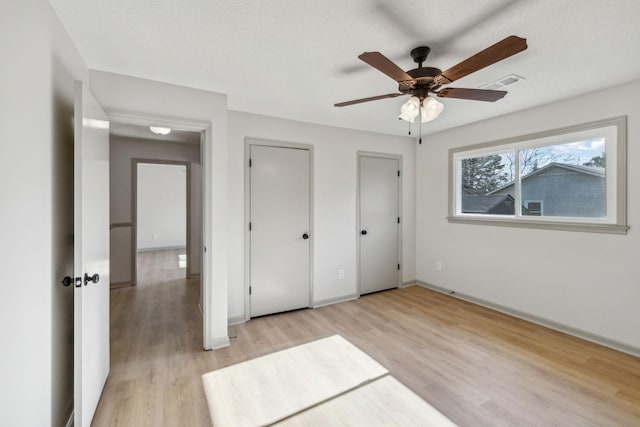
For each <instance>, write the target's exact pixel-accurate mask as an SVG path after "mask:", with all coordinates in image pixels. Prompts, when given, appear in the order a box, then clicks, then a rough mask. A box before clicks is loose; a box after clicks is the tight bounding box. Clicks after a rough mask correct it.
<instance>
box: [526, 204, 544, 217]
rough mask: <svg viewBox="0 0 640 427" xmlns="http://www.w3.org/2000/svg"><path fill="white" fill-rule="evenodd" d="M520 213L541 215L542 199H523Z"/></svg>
mask: <svg viewBox="0 0 640 427" xmlns="http://www.w3.org/2000/svg"><path fill="white" fill-rule="evenodd" d="M522 215H531V216H542V200H525V201H524V206H523V207H522Z"/></svg>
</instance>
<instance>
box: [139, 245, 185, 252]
mask: <svg viewBox="0 0 640 427" xmlns="http://www.w3.org/2000/svg"><path fill="white" fill-rule="evenodd" d="M176 249H178V250H180V249H184V250H187V247H186V246H160V247H158V248H138V252H155V251H173V250H176Z"/></svg>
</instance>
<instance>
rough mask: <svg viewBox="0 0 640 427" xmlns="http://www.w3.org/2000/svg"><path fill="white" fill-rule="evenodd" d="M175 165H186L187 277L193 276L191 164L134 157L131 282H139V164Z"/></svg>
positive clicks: (132, 169) (132, 167) (132, 172)
mask: <svg viewBox="0 0 640 427" xmlns="http://www.w3.org/2000/svg"><path fill="white" fill-rule="evenodd" d="M139 164H153V165H174V166H185V167H186V168H187V175H186V182H185V184H186V186H187V188H186V191H187V212H186V215H187V217H186V228H185V230H186V233H187V241H186V245H187V247H186V253H187V277H186V278H187V279H189V278H191V197H192V195H191V164H190V163H189V162H187V161H180V160H158V159H143V158H138V157H134V158H132V159H131V284H132V285H137V284H138V165H139Z"/></svg>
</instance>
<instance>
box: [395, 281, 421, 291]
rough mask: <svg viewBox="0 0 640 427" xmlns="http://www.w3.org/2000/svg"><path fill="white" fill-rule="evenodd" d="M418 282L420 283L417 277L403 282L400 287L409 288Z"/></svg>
mask: <svg viewBox="0 0 640 427" xmlns="http://www.w3.org/2000/svg"><path fill="white" fill-rule="evenodd" d="M417 283H418V281H417V280H416V279H412V280H407V281H406V282H402V284H401V285H400V286H399V288H400V289H402V288H408V287H409V286H413V285H415V284H417Z"/></svg>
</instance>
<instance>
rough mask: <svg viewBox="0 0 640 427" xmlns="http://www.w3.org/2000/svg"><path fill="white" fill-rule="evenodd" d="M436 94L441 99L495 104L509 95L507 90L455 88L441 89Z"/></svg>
mask: <svg viewBox="0 0 640 427" xmlns="http://www.w3.org/2000/svg"><path fill="white" fill-rule="evenodd" d="M436 94H437V95H438V96H439V97H441V98H460V99H471V100H474V101H488V102H495V101H497V100H499V99H502V98H504V96H505V95H506V94H507V91H506V90H487V89H463V88H455V87H447V88H444V89H440V90H439V91H438V92H436Z"/></svg>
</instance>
